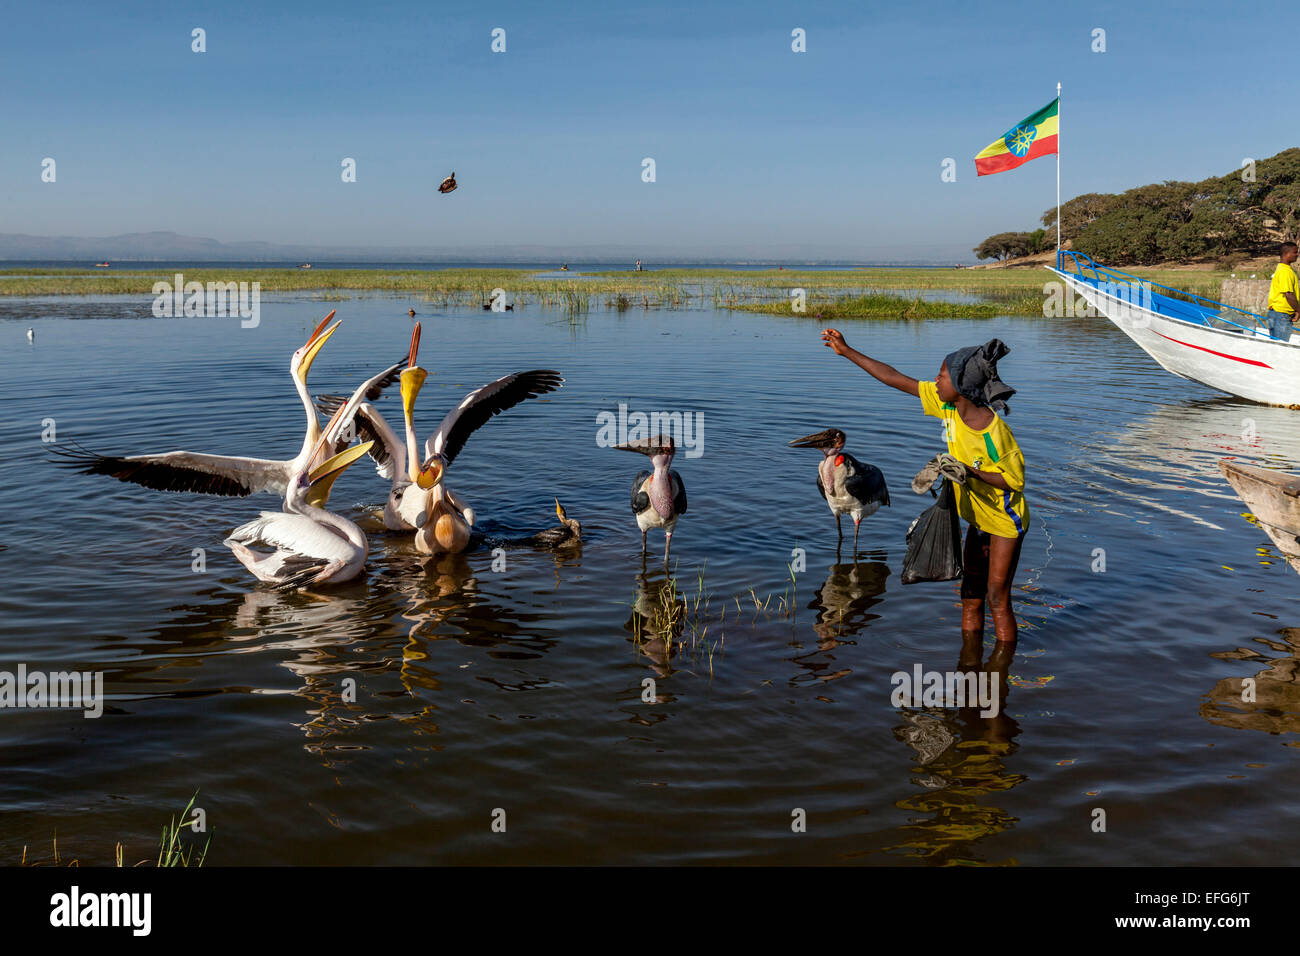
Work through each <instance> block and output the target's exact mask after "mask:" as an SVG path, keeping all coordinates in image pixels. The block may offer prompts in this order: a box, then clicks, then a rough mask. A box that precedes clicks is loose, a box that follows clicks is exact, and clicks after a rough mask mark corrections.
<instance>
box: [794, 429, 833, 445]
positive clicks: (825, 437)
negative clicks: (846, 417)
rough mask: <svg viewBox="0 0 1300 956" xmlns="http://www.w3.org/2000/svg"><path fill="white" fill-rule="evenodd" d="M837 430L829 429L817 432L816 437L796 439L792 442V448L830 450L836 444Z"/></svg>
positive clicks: (806, 436) (809, 436)
mask: <svg viewBox="0 0 1300 956" xmlns="http://www.w3.org/2000/svg"><path fill="white" fill-rule="evenodd" d="M834 432H835V430H834V429H832V428H828V429H826V430H825V431H820V432H817V433H816V434H815V435H805V436H804V437H803V438H796V439H795V440H794V441H792V442H790V447H791V448H829V447H830V446H831V445H833V444H835V433H834Z"/></svg>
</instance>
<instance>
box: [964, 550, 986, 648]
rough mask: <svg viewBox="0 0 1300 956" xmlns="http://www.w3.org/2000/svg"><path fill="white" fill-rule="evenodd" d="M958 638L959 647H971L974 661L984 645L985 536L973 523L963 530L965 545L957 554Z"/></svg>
mask: <svg viewBox="0 0 1300 956" xmlns="http://www.w3.org/2000/svg"><path fill="white" fill-rule="evenodd" d="M961 563H962V577H961V639H962V645H963V647H969V646H973V647H975V648H977V649H979V650H977V651H976V660H978V655H979V654H980V653H981V652H982V649H983V646H984V596H985V594H987V593H988V565H989V544H988V536H987V535H982V534H980V533H979V532H978V531H977V530H976V529H975V526H974V525H971V526H970V527H969V528H968V529H967V531H966V546H965V547H964V548H963V549H962V555H961Z"/></svg>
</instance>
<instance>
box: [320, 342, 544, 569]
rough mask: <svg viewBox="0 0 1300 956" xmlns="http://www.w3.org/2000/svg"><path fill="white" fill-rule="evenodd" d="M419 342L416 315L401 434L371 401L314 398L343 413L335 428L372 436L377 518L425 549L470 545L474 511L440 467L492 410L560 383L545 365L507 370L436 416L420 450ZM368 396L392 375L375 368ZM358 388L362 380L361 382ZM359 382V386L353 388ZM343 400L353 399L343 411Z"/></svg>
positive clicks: (404, 386) (422, 373)
mask: <svg viewBox="0 0 1300 956" xmlns="http://www.w3.org/2000/svg"><path fill="white" fill-rule="evenodd" d="M419 346H420V323H418V322H417V323H416V324H415V328H414V330H413V331H412V333H411V349H410V353H409V355H408V357H407V367H406V368H405V369H404V370H402V371H401V373H400V375H399V376H398V378H399V380H400V383H401V393H402V412H403V415H404V417H405V420H406V429H405V433H406V437H405V440H403V439H402V438H399V437H398V435H397V432H395V431H394V430H393V429H392V427H390V426H389V424H388V422H387V421H385V420H384V417H383V416H382V415H381V414H380V413H379V411H378V410H377V409H376V408H375V407H374V406H373V405H372V404H370V402H366V401H358V400H357V396H356V395H355V394H354V396H353V398H352V399H350V400H347V401H346V402H345V400H344V399H343V398H341V397H340V396H334V395H322V396H320V397H319V400H318V404H319V406H320V408H321V409H322V410H324V411H326V412H332V413H335V414H336V415H337V414H339V413H342V416H343V417H342V418H341V419H340V423H339V425H338V426H336V429H335V430H342V429H346V428H347V423H348V422H353V423H354V424H355V431H356V434H357V436H358V438H359V439H360V440H363V441H371V442H373V443H374V444H373V447H372V448H371V451H370V457H371V458H373V459H374V462H375V470H376V471H378V472H379V475H380V477H382V478H386V479H388V480H389V481H390V482H391V490H390V492H389V495H388V500H387V501H386V502H385V504H384V526H385V527H387V528H388V529H389V530H391V531H414V532H415V546H416V548H417V549H418V550H419V551H421V552H423V553H425V554H441V553H447V552H450V553H456V552H460V551H464V550H465V548H466V547H468V545H469V539H470V528H471V527H472V526H473V524H474V511H473V509H472V508H470V507H469V506H468V505H467V504H466V503H465V501H464V500H463V499H462V498H461V497H460V496H459V495H458V494H456V493H455V492H454V491H452V490H451V489H450V488H448V487H447V485H446V482H445V481H444V480H443V479H444V477H445V474H446V471H447V468H448V467H449V466H450V465H451V463H452V462H453V461H455V459H456V456H457V455H459V454H460V452H461V450H462V449H463V448H464V447H465V442H466V441H467V440H468V439H469V436H470V435H472V434H473V433H474V432H475V431H476V430H478V429H479V428H480V427H481V426H482V425H484V424H485V423H486V422H487V421H488V420H489V419H491V418H492V416H494V415H496V414H498V413H500V412H503V411H505V410H506V409H509V408H513V407H514V406H516V405H518V404H519V403H520V402H523V401H526V400H527V399H530V398H536V397H538V396H539V395H544V394H546V393H547V392H553V391H555V390H556V389H557V388H559V387H560V386H561V385H562V384H563V382H564V379H563V378H561V377H560V373H559V372H555V371H552V370H550V369H534V370H532V371H529V372H514V373H512V374H510V375H505V376H502V377H501V378H499V379H497V380H496V381H493V382H488V383H487V384H486V385H483V386H481V387H479V388H476V389H474V391H472V392H470V393H469V394H468V395H466V396H465V397H464V398H463V399H461V401H460V404H458V405H457V406H456V407H455V408H454V409H452V410H451V411H450V412H448V413H447V416H446V417H445V418H443V420H442V424H441V425H439V426H438V430H437V431H436V432H434V434H433V435H432V437H430V438H429V439H428V441H426V442H425V444H424V457H423V459H421V457H420V446H419V442H418V440H417V439H416V435H415V417H414V416H415V399H416V397H417V396H418V395H419V393H420V389H421V388H422V387H423V385H424V381H425V379H426V378H427V376H428V373H427V372H426V371H425V370H424V369H422V368H420V367H419V366H418V365H416V364H415V363H416V358H417V354H418V352H419ZM372 381H373V382H375V388H373V389H370V390H369V391H368V393H367V397H370V398H371V400H373V399H374V398H375V397H377V395H378V392H380V391H382V390H383V388H384V387H386V386H387V385H388V384H390V383H391V377H388V376H377V377H376V379H373V380H372ZM363 388H364V386H363ZM360 391H361V390H360V389H359V390H358V392H360ZM346 406H352V408H351V410H347V411H345V410H344V409H345V407H346Z"/></svg>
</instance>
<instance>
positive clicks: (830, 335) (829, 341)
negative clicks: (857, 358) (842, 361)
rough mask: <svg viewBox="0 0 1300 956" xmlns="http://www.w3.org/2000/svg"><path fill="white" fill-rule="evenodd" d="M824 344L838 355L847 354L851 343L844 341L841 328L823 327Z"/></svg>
mask: <svg viewBox="0 0 1300 956" xmlns="http://www.w3.org/2000/svg"><path fill="white" fill-rule="evenodd" d="M822 344H823V345H825V346H826V347H827V348H828V349H830V350H831V351H833V352H834V353H835V354H836V355H847V354H848V352H849V343H848V342H845V341H844V336H843V334H841V333H840V331H839V329H822Z"/></svg>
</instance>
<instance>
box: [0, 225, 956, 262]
mask: <svg viewBox="0 0 1300 956" xmlns="http://www.w3.org/2000/svg"><path fill="white" fill-rule="evenodd" d="M783 251H786V252H788V253H789V254H788V255H784V256H778V255H774V254H773V252H772V251H771V250H770V249H769V250H763V249H743V248H740V249H722V250H718V251H710V250H706V249H699V248H694V249H692V248H689V247H688V248H682V247H672V248H669V247H646V246H615V245H573V246H562V245H552V246H542V245H494V246H476V247H466V246H457V247H430V246H313V245H293V244H278V243H271V242H219V241H218V240H216V239H204V238H202V237H199V236H182V235H180V234H179V233H175V232H133V233H127V234H125V235H121V236H104V237H101V238H85V237H81V236H32V235H27V234H25V233H12V232H10V233H0V260H5V259H18V260H57V261H76V260H82V259H84V260H86V261H87V262H90V261H94V262H99V261H101V260H108V261H110V262H129V261H138V262H146V261H165V262H176V261H185V260H193V261H195V262H287V261H295V260H297V261H302V262H312V261H315V260H320V261H326V262H328V261H336V262H339V261H346V262H375V263H381V262H448V263H467V264H472V263H476V262H502V263H508V262H520V263H538V262H543V263H544V262H603V263H608V262H621V261H624V260H626V261H627V262H628V263H629V264H630V263H632V262H634V261H635V260H637V259H643V260H645V261H647V262H651V261H654V262H660V263H666V262H671V263H682V264H690V263H705V262H707V263H728V264H753V265H763V264H772V265H778V264H785V265H800V264H821V265H865V264H870V265H952V264H953V262H954V261H957V260H956V259H935V258H932V257H928V258H904V257H898V256H894V257H889V256H886V257H883V258H882V257H880V256H865V257H862V258H846V257H845V256H844V252H843V250H842V249H832V248H819V247H814V246H792V247H790V248H789V249H788V250H783ZM929 251H930V252H931V253H933V252H934V250H932V249H931V250H929ZM958 258H960V259H963V260H966V261H969V258H970V257H969V255H963V256H959V257H958Z"/></svg>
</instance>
